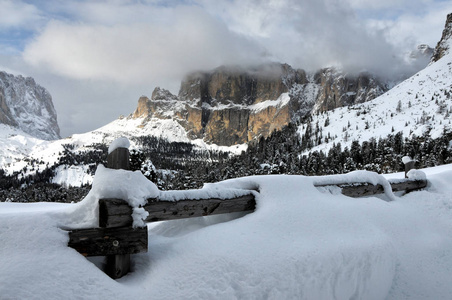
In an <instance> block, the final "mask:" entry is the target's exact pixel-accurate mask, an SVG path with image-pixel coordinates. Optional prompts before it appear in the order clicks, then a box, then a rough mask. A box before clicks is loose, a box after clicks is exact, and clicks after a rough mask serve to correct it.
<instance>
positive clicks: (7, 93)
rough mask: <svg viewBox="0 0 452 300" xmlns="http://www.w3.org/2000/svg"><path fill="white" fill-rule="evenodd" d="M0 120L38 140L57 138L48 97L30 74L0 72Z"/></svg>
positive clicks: (58, 135)
mask: <svg viewBox="0 0 452 300" xmlns="http://www.w3.org/2000/svg"><path fill="white" fill-rule="evenodd" d="M0 123H3V124H7V125H11V126H14V127H17V128H19V129H21V130H22V131H24V132H25V133H28V134H30V135H32V136H34V137H37V138H40V139H45V140H53V139H58V138H60V128H59V126H58V122H57V114H56V111H55V108H54V107H53V102H52V96H51V95H50V93H49V92H48V91H47V90H46V89H45V88H43V87H42V86H40V85H38V84H36V82H35V81H34V79H33V78H31V77H27V78H24V77H22V76H20V75H19V76H14V75H11V74H7V73H5V72H0Z"/></svg>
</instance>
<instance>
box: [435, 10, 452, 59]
mask: <svg viewBox="0 0 452 300" xmlns="http://www.w3.org/2000/svg"><path fill="white" fill-rule="evenodd" d="M451 46H452V13H450V14H448V15H447V19H446V25H445V26H444V30H443V34H442V36H441V40H440V41H439V42H438V44H437V45H436V48H435V51H434V53H433V57H432V62H436V61H438V60H439V59H441V57H443V56H444V55H446V54H448V53H449V51H450V48H451Z"/></svg>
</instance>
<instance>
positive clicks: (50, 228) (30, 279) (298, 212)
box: [0, 165, 452, 299]
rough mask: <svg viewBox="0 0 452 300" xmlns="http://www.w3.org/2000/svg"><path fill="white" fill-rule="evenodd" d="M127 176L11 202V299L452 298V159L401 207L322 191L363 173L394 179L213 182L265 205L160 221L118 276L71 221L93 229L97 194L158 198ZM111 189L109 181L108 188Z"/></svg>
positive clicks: (1, 254) (3, 218) (0, 206)
mask: <svg viewBox="0 0 452 300" xmlns="http://www.w3.org/2000/svg"><path fill="white" fill-rule="evenodd" d="M116 172H117V171H115V170H112V173H109V171H107V170H106V169H105V168H103V167H99V169H98V170H97V172H96V176H95V178H94V186H93V190H92V191H91V192H90V194H89V195H88V196H87V198H85V200H83V201H82V202H80V203H77V204H49V203H34V204H21V203H0V237H1V241H2V242H1V243H0V282H1V283H2V284H1V285H0V295H1V296H0V298H2V299H108V298H113V299H351V298H353V299H448V298H449V297H450V295H451V294H452V286H451V285H450V277H451V275H452V197H451V192H452V185H451V184H450V178H452V165H446V166H441V167H437V168H430V169H424V170H422V172H424V173H425V174H426V175H427V178H428V180H429V185H428V188H426V189H425V190H422V191H416V192H411V193H408V194H406V195H404V196H402V197H395V200H394V201H392V202H386V201H382V200H381V199H379V198H376V197H366V198H357V199H355V198H349V197H346V196H343V195H340V194H329V193H322V192H320V191H319V190H317V189H316V188H315V187H314V184H318V183H332V182H339V181H354V180H356V179H360V178H363V177H366V178H365V180H373V181H374V182H378V183H381V182H383V181H384V179H382V178H381V177H380V176H376V175H374V174H372V173H370V174H368V173H367V172H353V173H351V174H347V175H339V176H325V177H305V176H288V175H275V176H270V175H269V176H253V177H245V178H239V179H233V180H228V181H224V182H220V183H215V184H207V185H206V186H205V187H204V188H203V189H201V190H200V191H199V193H200V194H202V193H205V192H206V191H210V192H213V191H215V192H217V193H219V192H220V191H221V190H222V189H227V190H230V189H235V190H243V189H252V190H257V189H258V190H259V193H258V194H256V201H257V209H256V211H255V212H254V213H251V214H247V215H244V214H234V215H223V216H211V217H204V218H193V219H185V220H176V221H167V222H160V223H156V224H148V228H149V252H148V253H142V254H135V255H132V272H131V273H129V274H128V275H126V276H125V277H123V278H121V279H119V280H116V281H114V280H112V279H110V278H109V277H108V276H106V275H105V274H104V273H103V272H102V271H101V270H99V269H98V267H96V265H95V264H93V263H92V262H91V261H92V260H88V259H86V258H85V257H83V256H82V255H80V254H79V253H77V252H76V251H75V250H73V249H71V248H69V247H67V241H68V236H67V232H65V231H64V230H62V229H60V228H62V227H70V226H71V225H74V224H78V225H81V224H85V225H89V224H88V223H89V222H86V221H87V220H91V219H92V216H93V215H94V214H95V212H93V210H95V207H93V204H94V202H97V200H95V199H96V198H97V197H100V196H106V195H110V196H111V194H112V193H113V191H114V192H115V193H116V192H118V193H120V194H121V193H122V194H121V196H124V195H127V197H130V196H131V197H132V198H135V199H138V200H137V202H138V203H142V202H141V200H139V199H141V198H140V197H142V196H144V195H145V194H146V195H154V196H156V195H157V193H156V192H158V191H156V190H155V189H153V188H150V187H148V188H145V189H143V190H140V187H139V186H141V185H143V184H144V182H142V181H141V180H142V179H138V178H136V176H137V175H135V174H134V172H127V171H125V172H118V173H116ZM403 176H404V174H403V173H397V174H391V175H385V178H397V177H400V178H401V177H403ZM111 177H114V178H116V179H115V180H112V181H109V180H108V179H107V178H111ZM124 180H126V181H127V180H128V181H127V182H122V181H124ZM363 180H364V179H363ZM104 184H108V188H102V187H100V185H104ZM118 184H119V185H120V186H121V187H117V185H118ZM137 189H138V190H139V191H138V192H133V193H136V194H134V195H131V194H130V193H132V191H136V190H137ZM191 193H194V194H195V193H196V191H192V192H191ZM93 195H95V197H94V196H93ZM142 212H143V211H142V210H140V209H137V210H136V211H135V213H136V214H138V215H140V214H141V213H142Z"/></svg>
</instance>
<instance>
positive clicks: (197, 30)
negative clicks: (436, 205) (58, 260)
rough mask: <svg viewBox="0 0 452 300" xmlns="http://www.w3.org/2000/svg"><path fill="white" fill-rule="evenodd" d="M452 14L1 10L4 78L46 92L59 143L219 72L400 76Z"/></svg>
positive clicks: (415, 10) (184, 4) (16, 6)
mask: <svg viewBox="0 0 452 300" xmlns="http://www.w3.org/2000/svg"><path fill="white" fill-rule="evenodd" d="M451 12H452V1H451V0H448V1H444V0H380V1H374V0H342V1H339V0H282V1H275V0H269V1H255V0H241V1H239V0H220V1H208V0H186V1H184V0H180V1H172V0H170V1H159V0H141V1H138V0H137V1H132V0H112V1H101V0H98V1H97V0H93V1H83V0H45V1H44V0H42V1H40V0H37V1H23V0H0V70H2V71H6V72H9V73H12V74H15V75H18V74H21V75H23V76H32V77H34V78H35V80H36V82H37V83H38V84H40V85H42V86H44V87H45V88H47V89H48V90H49V92H50V94H51V95H52V97H53V102H54V105H55V108H56V110H57V114H58V122H59V125H60V128H61V135H62V137H66V136H69V135H71V134H74V133H83V132H86V131H91V130H94V129H96V128H99V127H101V126H103V125H105V124H107V123H109V122H111V121H113V120H115V119H116V118H118V117H119V116H120V115H125V116H127V115H129V114H130V113H132V112H133V111H134V110H135V108H136V105H137V102H138V98H139V97H140V96H142V95H146V96H148V97H150V96H151V94H152V91H153V90H154V88H155V87H157V86H159V87H162V88H166V89H168V90H170V91H171V92H173V93H174V94H177V93H178V90H179V86H180V81H181V80H182V79H183V78H184V76H185V75H186V74H187V73H189V72H192V71H197V70H211V69H214V68H216V67H218V66H221V65H251V64H260V63H266V62H281V63H288V64H290V65H291V66H292V67H294V68H302V69H305V70H307V71H314V70H316V69H319V68H322V67H328V66H339V67H342V68H344V69H346V70H350V71H362V70H368V71H371V72H376V73H379V74H388V73H395V72H398V71H400V70H403V69H404V68H406V67H407V66H406V64H405V63H404V60H403V56H404V54H405V53H409V52H410V51H412V50H413V49H415V47H416V46H417V45H419V44H428V45H429V46H430V47H435V45H436V43H437V42H438V41H439V39H440V38H441V33H442V30H443V29H444V23H445V20H446V16H447V14H448V13H451Z"/></svg>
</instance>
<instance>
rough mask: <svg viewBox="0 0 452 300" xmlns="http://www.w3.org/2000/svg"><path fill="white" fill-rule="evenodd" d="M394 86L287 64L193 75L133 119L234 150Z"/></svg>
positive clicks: (160, 92)
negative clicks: (168, 125) (170, 124)
mask: <svg viewBox="0 0 452 300" xmlns="http://www.w3.org/2000/svg"><path fill="white" fill-rule="evenodd" d="M388 87H389V85H388V84H386V83H384V82H383V80H381V79H379V78H377V77H376V76H372V75H371V74H368V73H364V72H363V73H360V74H357V75H354V74H347V73H345V72H343V71H341V70H337V69H334V68H326V69H322V70H319V71H318V72H316V73H313V74H309V73H307V72H305V71H304V70H301V69H298V70H295V69H293V68H292V67H291V66H289V65H287V64H267V65H261V66H257V67H249V68H244V67H225V66H223V67H219V68H217V69H215V70H212V71H210V72H195V73H192V74H189V75H188V76H187V77H186V78H185V79H184V80H183V81H182V83H181V87H180V90H179V93H178V95H177V96H176V95H173V94H171V93H170V92H169V91H167V90H165V89H162V88H159V87H157V88H156V89H155V90H154V92H153V93H152V97H151V99H149V98H147V97H145V96H143V97H141V98H140V99H139V101H138V106H137V109H136V110H135V112H134V113H133V114H132V116H131V118H132V119H134V120H138V119H142V122H141V124H140V126H142V127H146V126H147V124H149V123H150V122H151V123H152V122H155V121H156V120H159V119H160V120H173V121H176V122H177V123H178V124H179V125H180V126H181V127H182V128H183V129H184V130H185V131H186V132H187V137H188V138H190V139H202V140H203V141H204V142H206V143H209V144H217V145H223V146H232V145H235V144H243V143H247V142H249V141H252V140H255V139H257V138H259V137H261V136H264V137H266V136H268V135H269V134H270V133H272V132H273V131H274V130H280V129H281V128H282V127H283V126H286V125H288V124H289V123H290V122H294V121H297V120H300V119H302V118H303V117H305V116H306V115H309V114H310V113H311V112H319V111H326V110H330V109H334V108H336V107H342V106H348V105H351V104H355V103H363V102H367V101H369V100H372V99H374V98H375V97H377V96H379V95H381V94H382V93H383V92H385V91H386V90H388Z"/></svg>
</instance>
